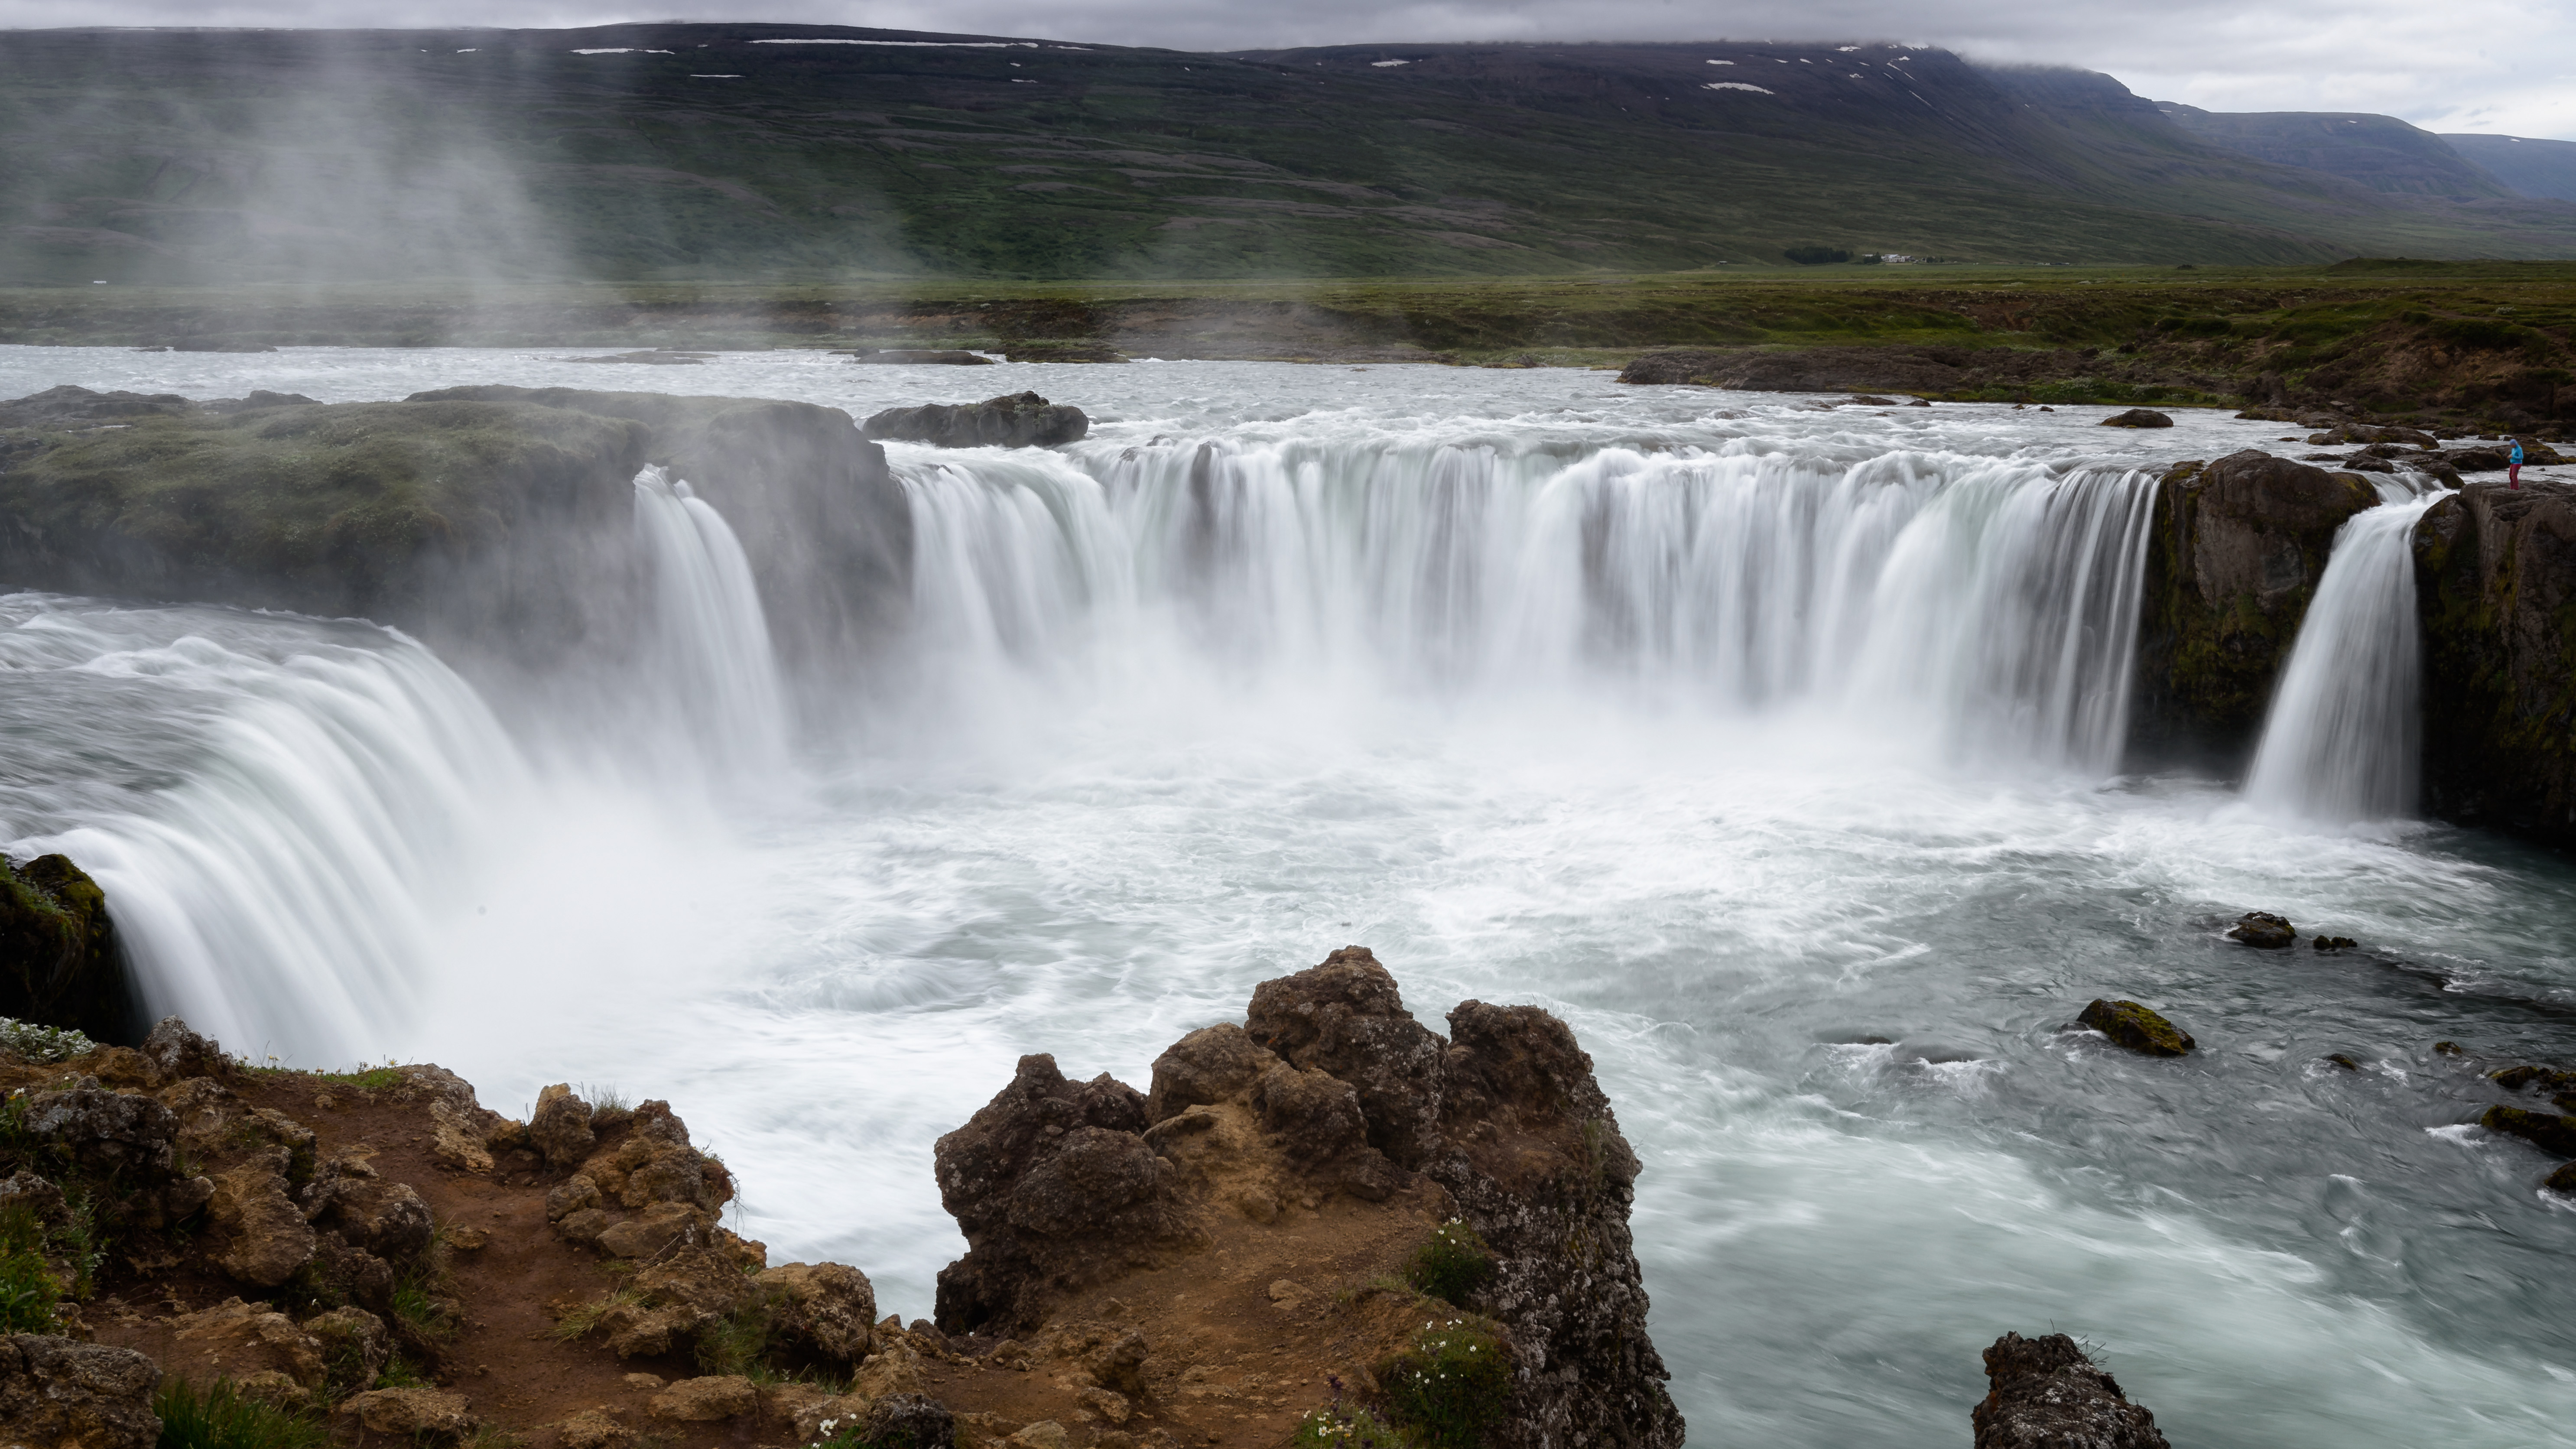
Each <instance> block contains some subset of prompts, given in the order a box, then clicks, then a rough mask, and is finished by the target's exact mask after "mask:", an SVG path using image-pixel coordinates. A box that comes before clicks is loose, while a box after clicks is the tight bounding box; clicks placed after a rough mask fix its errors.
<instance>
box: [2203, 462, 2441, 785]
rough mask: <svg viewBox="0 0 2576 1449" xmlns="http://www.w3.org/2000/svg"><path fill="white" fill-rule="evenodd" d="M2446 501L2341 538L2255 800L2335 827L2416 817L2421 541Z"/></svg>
mask: <svg viewBox="0 0 2576 1449" xmlns="http://www.w3.org/2000/svg"><path fill="white" fill-rule="evenodd" d="M2439 496H2440V495H2438V494H2437V495H2431V496H2427V497H2424V498H2418V499H2412V500H2409V501H2406V502H2386V503H2382V504H2380V505H2379V506H2378V507H2376V508H2370V509H2365V510H2363V511H2362V512H2360V513H2356V514H2354V515H2353V516H2352V517H2351V518H2349V519H2346V520H2345V521H2344V525H2343V527H2342V528H2340V529H2338V530H2336V532H2335V538H2334V547H2333V550H2332V551H2331V552H2330V553H2329V554H2328V555H2327V558H2326V572H2325V577H2324V578H2322V579H2319V580H2318V581H2317V593H2316V597H2315V598H2314V599H2313V600H2311V601H2310V602H2309V604H2308V613H2307V617H2306V619H2304V620H2303V621H2301V623H2300V625H2299V637H2298V640H2297V642H2296V643H2295V644H2293V645H2292V646H2291V650H2290V663H2289V667H2288V668H2287V669H2285V670H2283V671H2282V674H2281V683H2280V687H2279V689H2278V690H2277V691H2276V692H2275V693H2274V695H2273V698H2272V708H2271V711H2270V713H2269V714H2268V715H2267V716H2266V717H2265V719H2264V721H2263V742H2262V744H2261V746H2260V747H2259V748H2257V749H2256V751H2255V754H2254V769H2253V772H2252V774H2250V775H2249V776H2247V778H2246V781H2245V798H2247V799H2248V800H2251V801H2253V802H2254V803H2255V804H2257V805H2261V806H2264V807H2266V808H2269V809H2273V810H2279V811H2282V812H2285V813H2289V814H2295V815H2301V816H2305V817H2307V818H2309V819H2313V820H2320V821H2325V822H2328V823H2332V824H2346V823H2350V822H2353V821H2360V820H2387V819H2393V818H2398V817H2403V816H2406V815H2410V814H2412V813H2414V810H2415V805H2416V775H2417V769H2418V764H2419V762H2418V758H2417V756H2418V753H2419V751H2420V749H2421V744H2420V739H2421V734H2422V722H2423V705H2422V701H2421V699H2420V698H2419V697H2418V688H2419V686H2418V680H2419V677H2420V674H2421V655H2422V641H2421V640H2420V638H2419V637H2418V629H2417V623H2416V617H2415V553H2414V547H2413V542H2414V537H2415V522H2416V520H2417V519H2420V518H2422V517H2423V516H2424V510H2425V509H2427V508H2430V507H2432V506H2433V503H2434V501H2435V499H2436V498H2438V497H2439Z"/></svg>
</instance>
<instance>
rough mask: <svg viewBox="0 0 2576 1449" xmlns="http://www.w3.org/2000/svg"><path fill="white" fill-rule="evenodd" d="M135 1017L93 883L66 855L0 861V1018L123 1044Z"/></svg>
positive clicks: (111, 927) (101, 895)
mask: <svg viewBox="0 0 2576 1449" xmlns="http://www.w3.org/2000/svg"><path fill="white" fill-rule="evenodd" d="M138 1014H139V1013H138V1012H137V1010H136V1005H135V1000H134V994H133V990H132V987H131V985H130V983H129V982H128V981H127V979H126V974H125V962H124V956H123V953H122V952H121V951H119V950H118V948H117V944H116V927H115V924H114V922H112V921H111V920H109V918H108V914H107V896H106V893H105V892H104V891H102V890H100V889H99V885H98V882H96V881H94V880H92V879H90V877H89V874H88V872H86V871H83V870H82V869H81V868H80V867H79V866H77V865H75V864H73V863H72V862H71V860H70V859H69V858H68V857H66V856H62V855H40V856H37V857H35V858H34V859H32V860H27V861H14V860H11V859H9V858H8V857H7V856H0V1016H5V1017H8V1018H10V1019H11V1020H13V1021H27V1022H35V1023H38V1024H40V1025H44V1026H55V1027H67V1028H70V1029H72V1030H74V1031H79V1032H82V1033H85V1034H86V1035H88V1036H89V1037H91V1038H92V1039H94V1040H97V1041H104V1042H129V1043H130V1042H132V1041H134V1040H135V1038H136V1036H137V1035H138V1033H139V1028H140V1027H141V1022H140V1021H139V1020H138V1019H137V1017H138Z"/></svg>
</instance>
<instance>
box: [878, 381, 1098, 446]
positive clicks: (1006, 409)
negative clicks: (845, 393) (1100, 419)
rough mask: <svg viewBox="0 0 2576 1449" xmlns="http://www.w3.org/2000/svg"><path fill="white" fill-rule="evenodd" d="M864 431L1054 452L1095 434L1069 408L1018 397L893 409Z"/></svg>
mask: <svg viewBox="0 0 2576 1449" xmlns="http://www.w3.org/2000/svg"><path fill="white" fill-rule="evenodd" d="M860 431H862V432H864V433H866V434H867V435H868V436H869V437H871V438H892V439H899V440H901V441H903V442H907V443H928V444H930V445H931V446H933V447H938V448H1051V447H1054V446H1055V445H1057V444H1059V443H1071V442H1078V441H1080V440H1081V438H1082V437H1083V435H1084V434H1086V433H1088V432H1090V431H1091V419H1089V418H1088V417H1085V416H1084V415H1083V412H1082V409H1080V408H1078V407H1074V406H1072V405H1070V404H1068V403H1051V402H1048V401H1047V400H1046V399H1045V398H1042V397H1040V396H1038V395H1037V394H1036V393H1034V392H1018V393H1005V394H1003V395H1002V396H1000V397H993V398H986V399H985V400H984V401H982V402H979V403H930V404H927V405H924V406H922V407H913V408H887V409H886V410H885V411H883V412H881V413H874V414H871V415H870V416H869V418H868V420H867V421H866V422H865V423H862V424H861V425H860Z"/></svg>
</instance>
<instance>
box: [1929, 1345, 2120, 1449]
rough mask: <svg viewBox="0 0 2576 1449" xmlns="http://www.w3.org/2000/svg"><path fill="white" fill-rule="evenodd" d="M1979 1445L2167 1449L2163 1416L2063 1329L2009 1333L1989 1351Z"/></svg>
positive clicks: (1995, 1448)
mask: <svg viewBox="0 0 2576 1449" xmlns="http://www.w3.org/2000/svg"><path fill="white" fill-rule="evenodd" d="M1986 1383H1987V1386H1988V1391H1987V1393H1986V1397H1985V1401H1984V1402H1982V1403H1980V1404H1978V1405H1977V1408H1976V1412H1975V1414H1974V1415H1973V1416H1972V1418H1971V1422H1972V1423H1973V1424H1974V1426H1975V1428H1976V1431H1977V1442H1976V1449H2167V1446H2166V1444H2165V1436H2164V1434H2163V1432H2162V1431H2161V1430H2159V1429H2157V1428H2156V1416H2155V1415H2153V1414H2151V1413H2149V1412H2147V1408H2146V1406H2145V1405H2144V1404H2133V1403H2130V1402H2129V1396H2128V1395H2127V1394H2124V1393H2122V1392H2121V1391H2120V1382H2119V1380H2117V1379H2114V1378H2112V1377H2111V1376H2110V1375H2109V1374H2108V1373H2105V1372H2103V1371H2102V1369H2100V1368H2099V1367H2097V1366H2096V1365H2095V1364H2094V1362H2093V1360H2091V1359H2089V1358H2087V1357H2085V1356H2084V1350H2082V1349H2080V1348H2078V1347H2076V1346H2075V1340H2073V1339H2071V1338H2069V1337H2067V1336H2066V1335H2065V1334H2062V1333H2050V1334H2044V1335H2042V1336H2040V1337H2038V1338H2024V1337H2022V1336H2021V1335H2020V1334H2018V1333H2007V1334H2005V1335H2004V1336H2003V1337H2001V1338H1999V1339H1996V1340H1995V1342H1994V1346H1993V1347H1992V1348H1989V1349H1987V1350H1986Z"/></svg>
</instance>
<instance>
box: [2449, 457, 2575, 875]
mask: <svg viewBox="0 0 2576 1449" xmlns="http://www.w3.org/2000/svg"><path fill="white" fill-rule="evenodd" d="M2463 466H2465V465H2463ZM2414 545H2415V606H2416V610H2417V617H2418V619H2419V621H2420V622H2421V626H2422V629H2423V641H2424V656H2423V658H2424V674H2423V700H2424V751H2423V762H2424V797H2425V802H2426V804H2427V805H2429V806H2430V807H2431V809H2432V811H2433V812H2434V813H2435V814H2437V815H2440V816H2442V817H2443V818H2445V819H2448V820H2454V821H2458V822H2460V823H2462V824H2469V825H2485V826H2489V827H2493V828H2499V829H2505V830H2511V831H2515V832H2518V833H2521V834H2525V835H2530V836H2534V837H2537V838H2538V839H2541V840H2543V841H2547V842H2550V843H2553V844H2557V845H2561V846H2565V845H2576V734H2571V733H2570V731H2569V729H2568V727H2567V718H2568V708H2569V701H2570V700H2571V699H2576V636H2571V633H2570V628H2569V625H2568V622H2567V621H2568V619H2569V618H2570V616H2571V611H2576V487H2571V486H2570V485H2568V484H2564V483H2553V482H2548V481H2544V480H2540V479H2534V478H2529V477H2526V478H2525V479H2524V480H2523V485H2522V487H2521V488H2520V489H2513V488H2509V487H2507V486H2506V485H2505V484H2504V482H2502V481H2501V480H2498V481H2495V482H2473V483H2469V484H2467V485H2466V486H2464V487H2462V488H2461V489H2460V491H2458V492H2457V493H2454V494H2452V495H2451V496H2449V497H2447V498H2444V499H2442V500H2441V501H2439V502H2437V503H2435V504H2434V505H2433V506H2432V507H2431V508H2429V509H2426V510H2425V512H2424V517H2423V518H2422V519H2421V520H2420V521H2418V522H2417V523H2416V525H2415V540H2414Z"/></svg>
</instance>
